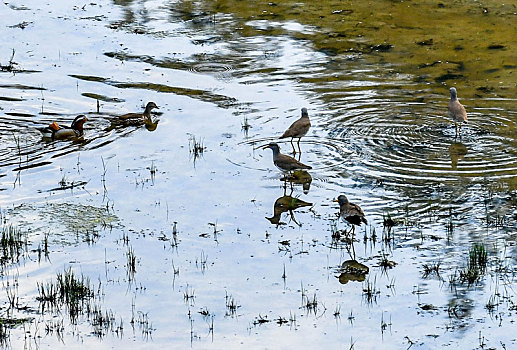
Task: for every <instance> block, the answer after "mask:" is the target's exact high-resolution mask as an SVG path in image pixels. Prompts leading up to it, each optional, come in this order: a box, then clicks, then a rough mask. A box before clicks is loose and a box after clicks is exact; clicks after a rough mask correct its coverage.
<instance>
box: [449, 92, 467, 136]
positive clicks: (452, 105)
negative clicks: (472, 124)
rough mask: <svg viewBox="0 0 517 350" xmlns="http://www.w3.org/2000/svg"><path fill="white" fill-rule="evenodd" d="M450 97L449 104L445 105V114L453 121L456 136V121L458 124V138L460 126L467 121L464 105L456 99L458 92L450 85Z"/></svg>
mask: <svg viewBox="0 0 517 350" xmlns="http://www.w3.org/2000/svg"><path fill="white" fill-rule="evenodd" d="M450 91H451V99H450V101H449V105H448V106H447V114H448V115H449V117H450V118H452V120H453V121H454V126H455V127H456V136H455V138H457V137H458V123H459V124H460V131H459V134H460V139H461V126H462V124H463V123H467V111H466V110H465V107H463V105H462V104H461V103H460V101H458V92H457V91H456V88H455V87H451V89H450Z"/></svg>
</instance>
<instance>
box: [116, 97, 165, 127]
mask: <svg viewBox="0 0 517 350" xmlns="http://www.w3.org/2000/svg"><path fill="white" fill-rule="evenodd" d="M155 108H156V109H159V108H160V107H158V106H157V105H156V103H154V102H149V103H148V104H147V105H146V106H145V110H144V112H143V113H127V114H124V115H121V116H118V117H117V118H116V119H114V120H112V122H113V123H114V124H118V125H127V126H129V125H144V124H145V125H148V124H152V123H153V121H152V119H151V111H152V110H153V109H155Z"/></svg>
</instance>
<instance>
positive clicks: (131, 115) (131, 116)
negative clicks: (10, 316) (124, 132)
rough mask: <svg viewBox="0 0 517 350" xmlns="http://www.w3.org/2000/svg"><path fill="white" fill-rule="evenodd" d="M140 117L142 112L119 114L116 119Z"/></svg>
mask: <svg viewBox="0 0 517 350" xmlns="http://www.w3.org/2000/svg"><path fill="white" fill-rule="evenodd" d="M142 117H143V114H142V113H127V114H124V115H121V116H119V117H118V119H120V120H128V119H137V118H142Z"/></svg>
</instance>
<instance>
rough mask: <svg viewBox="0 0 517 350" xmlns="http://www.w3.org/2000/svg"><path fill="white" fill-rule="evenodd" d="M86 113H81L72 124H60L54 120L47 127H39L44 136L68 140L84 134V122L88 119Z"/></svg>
mask: <svg viewBox="0 0 517 350" xmlns="http://www.w3.org/2000/svg"><path fill="white" fill-rule="evenodd" d="M87 120H88V119H87V118H86V116H85V115H83V114H81V115H78V116H77V117H75V119H74V121H73V122H72V125H70V126H60V125H58V124H57V123H56V122H53V123H52V124H50V125H49V126H47V127H46V128H42V129H39V130H40V131H41V133H42V134H43V137H44V138H49V139H52V140H68V139H74V138H78V137H81V136H83V124H84V123H85V122H86V121H87Z"/></svg>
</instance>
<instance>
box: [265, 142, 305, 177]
mask: <svg viewBox="0 0 517 350" xmlns="http://www.w3.org/2000/svg"><path fill="white" fill-rule="evenodd" d="M263 148H264V149H266V148H270V149H271V150H272V151H273V163H274V164H275V165H276V167H277V168H278V169H280V170H281V171H282V172H290V171H293V170H297V169H312V167H311V166H309V165H305V164H303V163H301V162H299V161H297V160H296V159H294V158H293V157H290V156H288V155H285V154H282V153H280V146H278V144H276V143H274V142H271V143H269V144H267V145H266V146H264V147H263Z"/></svg>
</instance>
